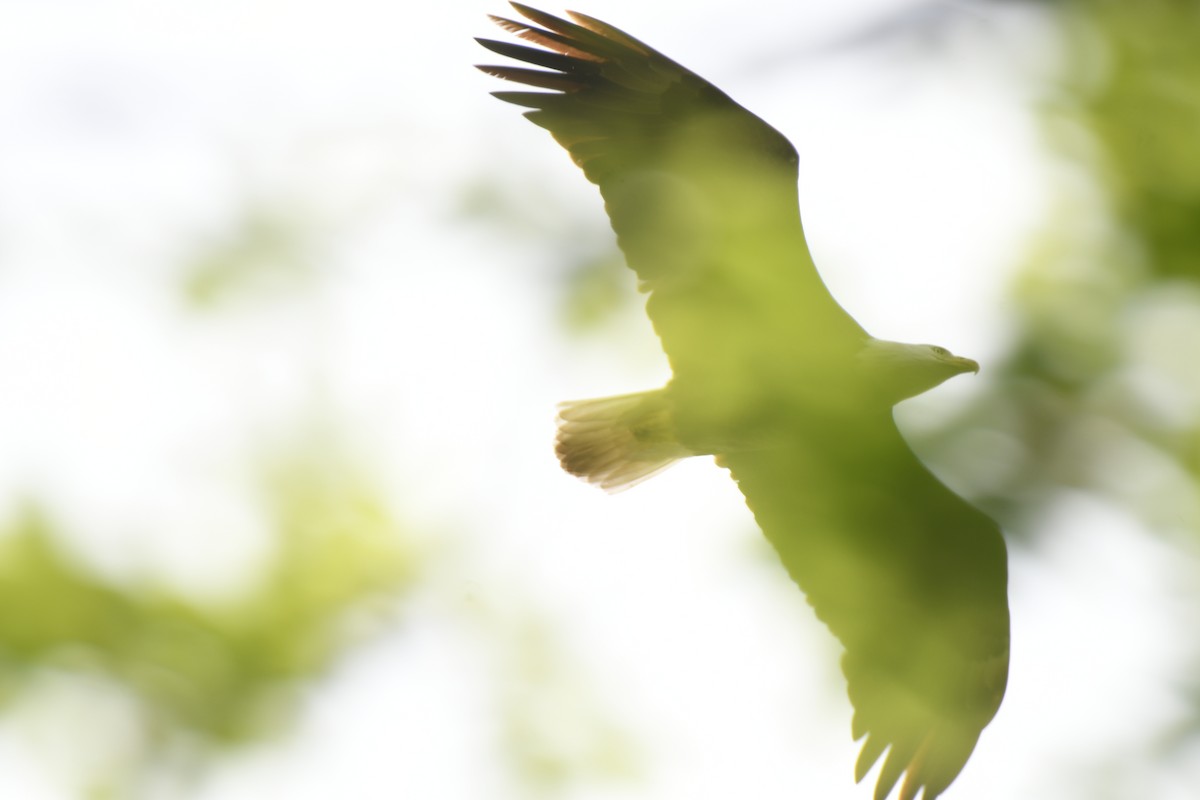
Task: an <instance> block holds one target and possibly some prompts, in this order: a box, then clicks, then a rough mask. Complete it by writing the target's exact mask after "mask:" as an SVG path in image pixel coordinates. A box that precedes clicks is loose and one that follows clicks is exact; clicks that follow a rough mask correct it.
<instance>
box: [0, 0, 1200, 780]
mask: <svg viewBox="0 0 1200 800" xmlns="http://www.w3.org/2000/svg"><path fill="white" fill-rule="evenodd" d="M547 10H549V11H551V12H555V13H557V12H559V11H561V9H560V8H558V7H547ZM579 10H581V11H585V12H587V13H589V14H592V15H593V16H597V17H600V18H601V19H605V20H607V21H609V22H612V23H614V24H616V25H617V26H619V27H622V28H624V29H626V30H628V31H629V32H631V33H632V34H633V35H635V36H637V37H639V38H641V39H643V40H645V41H648V42H649V43H651V44H653V45H654V46H656V47H658V48H660V49H662V50H663V51H665V52H666V53H667V54H668V55H670V56H671V57H673V58H675V59H676V60H678V61H680V62H682V63H683V64H685V65H687V66H689V67H691V68H692V69H694V70H696V71H697V72H699V73H700V74H702V75H704V76H705V77H707V78H709V79H710V80H712V81H714V82H715V83H717V84H718V85H719V86H721V87H722V88H723V89H725V90H726V91H727V92H729V93H730V94H731V95H732V96H734V97H735V98H736V99H738V100H739V101H740V102H742V103H743V104H744V105H746V106H748V107H749V108H751V109H752V110H754V111H755V112H756V113H758V114H760V115H761V116H763V117H764V118H765V119H767V120H768V121H769V122H771V123H772V124H773V125H775V126H776V127H777V128H779V129H780V130H781V131H783V132H784V133H785V134H786V135H787V136H788V137H789V138H791V139H792V141H793V142H794V143H795V144H796V145H797V148H798V149H799V151H800V158H801V186H800V192H801V200H802V205H803V208H804V214H805V223H806V229H807V231H808V235H809V240H810V244H811V246H812V249H813V251H814V254H815V257H816V260H817V263H818V265H819V266H820V267H821V269H822V273H823V276H824V278H825V280H826V281H827V283H828V284H829V286H830V287H831V289H832V290H833V292H834V293H835V295H836V296H837V297H838V298H839V299H840V300H841V301H842V303H843V305H844V306H846V307H847V309H848V310H849V311H850V312H851V313H852V314H854V315H855V316H856V317H857V318H858V319H859V321H860V322H862V323H863V325H864V326H865V327H866V328H867V329H868V330H870V331H871V332H872V333H873V334H875V335H877V336H881V337H885V338H891V339H899V340H905V341H930V342H936V343H938V344H942V345H945V346H947V347H949V348H951V349H952V350H954V351H955V352H960V353H963V354H966V355H969V356H971V357H974V358H977V359H978V360H979V361H980V362H981V363H982V364H983V371H982V373H981V374H980V375H979V376H978V377H977V378H959V379H957V380H955V381H952V382H950V383H948V384H946V385H945V386H943V387H941V388H939V389H938V390H937V391H935V392H934V393H932V395H931V396H927V397H921V398H917V399H915V400H913V401H910V402H908V403H906V404H905V405H903V406H902V407H901V408H900V410H899V417H900V421H901V424H902V426H903V428H904V430H905V432H906V434H907V435H908V436H909V438H910V440H911V441H912V442H913V443H914V446H915V447H916V448H917V449H918V451H919V452H920V453H921V454H922V456H923V457H924V458H925V459H926V460H927V462H928V463H929V464H931V465H932V466H933V467H934V469H935V470H936V471H937V472H938V473H939V474H940V475H941V476H943V478H944V479H945V480H946V481H947V482H948V483H949V484H950V485H951V486H953V487H954V488H955V489H957V490H958V491H960V492H962V493H964V494H966V495H967V496H969V497H971V498H972V499H973V500H974V501H975V502H977V503H978V504H979V505H980V506H981V507H983V508H985V509H986V510H988V511H989V512H990V513H992V514H993V515H994V516H996V518H997V519H999V520H1000V521H1001V522H1002V524H1003V526H1004V529H1005V531H1006V534H1007V536H1008V539H1009V542H1010V551H1011V576H1012V578H1011V602H1012V609H1013V637H1014V640H1013V662H1012V675H1011V680H1010V684H1009V691H1008V696H1007V698H1006V700H1005V703H1004V706H1003V707H1002V708H1001V710H1000V713H999V715H998V716H997V718H996V720H995V721H994V722H993V723H992V725H991V726H990V727H989V728H988V729H987V730H986V731H985V733H984V735H983V737H982V740H981V742H980V745H979V748H978V750H977V752H976V755H975V756H974V757H973V759H972V761H971V762H970V763H969V764H968V766H967V768H966V770H965V771H964V773H963V775H962V776H961V777H960V778H959V779H958V781H957V782H956V783H955V785H954V786H953V787H952V788H951V790H950V793H949V796H952V797H955V798H961V800H971V799H972V798H975V799H979V800H983V799H985V798H995V799H997V800H998V799H999V798H1012V797H1023V798H1055V800H1062V799H1064V798H1066V799H1069V798H1088V800H1094V799H1095V798H1112V799H1113V800H1124V799H1126V798H1128V799H1129V800H1144V798H1147V797H1153V798H1161V799H1162V800H1175V799H1178V800H1185V799H1190V798H1193V797H1195V791H1196V787H1197V786H1200V679H1198V678H1197V675H1200V484H1198V482H1197V481H1198V478H1200V148H1198V147H1197V142H1198V141H1200V138H1198V135H1200V5H1198V4H1197V3H1196V2H1194V1H1192V0H1141V2H1138V3H1136V4H1135V3H1122V2H1118V1H1117V0H1074V2H1067V1H1065V0H1064V1H1063V2H1049V0H1045V1H1043V2H1033V1H1032V0H1026V1H1025V2H1021V1H1020V0H990V1H989V0H973V1H968V0H956V1H955V2H916V1H915V0H914V1H913V2H900V0H870V1H869V2H868V0H855V2H845V3H838V4H831V3H826V2H818V1H817V0H813V1H812V2H793V3H787V4H784V3H773V2H758V1H757V0H747V2H742V3H740V4H737V5H736V6H731V5H730V4H729V3H725V2H722V3H718V2H709V1H708V0H699V1H698V2H690V3H687V4H683V3H670V2H663V3H656V4H648V3H638V2H632V0H593V2H591V3H590V4H589V5H586V6H579ZM489 12H491V13H501V14H504V13H508V12H507V11H506V9H505V7H503V6H501V5H499V4H498V3H496V2H483V0H469V1H467V0H463V1H462V2H454V3H423V4H417V3H412V2H401V3H397V2H394V0H393V2H383V1H382V0H340V1H339V2H336V3H335V2H332V1H331V0H304V1H302V2H297V1H296V0H289V2H282V0H252V1H250V0H239V1H238V2H232V0H210V2H205V3H189V4H184V3H173V4H164V3H155V2H150V1H149V0H105V1H104V2H91V3H85V2H78V0H39V2H36V3H33V2H24V1H23V0H3V2H0V796H3V797H13V798H22V799H23V800H42V799H43V798H44V799H45V800H52V799H53V800H58V799H59V798H72V799H73V798H89V799H93V798H94V799H96V800H100V799H102V798H103V799H105V800H107V799H108V798H112V799H113V800H117V799H122V800H123V799H124V798H133V799H135V800H144V799H145V800H148V799H150V798H153V799H154V800H159V798H188V799H189V800H190V799H192V798H196V799H202V800H233V799H237V798H256V799H261V798H273V797H279V798H284V797H286V798H328V797H357V798H394V797H405V798H422V800H424V799H426V798H428V799H429V800H443V799H444V800H456V799H458V798H520V799H522V800H524V799H525V798H530V799H531V800H543V799H544V800H550V799H551V798H553V799H555V800H557V799H558V798H563V799H564V800H567V799H570V800H576V799H578V800H583V799H584V798H586V799H587V800H593V799H594V800H600V799H601V798H604V799H607V798H655V799H656V800H659V799H662V798H709V797H711V798H727V797H755V798H763V799H764V800H765V799H769V798H781V799H782V798H816V797H820V798H823V799H826V800H836V799H837V798H847V800H849V799H850V798H858V799H861V798H866V797H868V796H869V795H870V791H871V787H870V784H873V780H872V779H868V780H867V781H866V782H865V783H864V785H863V786H860V787H856V786H854V785H853V783H852V781H851V776H852V765H853V761H854V758H855V755H856V750H857V748H856V746H855V745H854V743H853V742H851V741H850V733H849V731H850V726H849V718H850V708H849V704H848V702H847V700H846V698H845V693H844V687H843V684H842V681H841V677H840V674H839V672H838V668H837V660H838V648H837V646H836V643H835V642H834V641H833V640H832V638H831V637H830V636H829V635H828V633H827V632H825V631H824V629H823V628H821V626H820V625H819V624H818V623H817V622H816V621H815V619H813V617H812V614H811V612H810V610H809V609H808V607H807V606H806V604H805V601H804V599H803V596H802V595H801V594H800V593H799V592H798V591H797V590H796V589H795V587H794V586H793V585H791V584H790V582H789V581H788V579H787V577H786V575H785V574H784V573H783V570H782V569H781V567H780V566H779V565H778V563H777V562H776V560H775V558H774V556H773V554H772V553H771V551H770V549H769V547H768V546H767V545H766V544H765V542H764V541H763V540H762V538H761V536H760V535H759V534H758V532H757V531H756V529H755V526H754V523H753V520H752V518H751V516H750V514H749V513H748V512H747V511H746V509H745V507H744V505H743V504H742V502H741V500H740V497H739V495H738V493H737V491H736V488H735V487H734V486H733V484H732V483H731V482H730V481H729V480H728V478H727V476H726V475H725V474H724V473H723V472H722V471H720V470H718V469H717V468H716V467H715V466H713V465H712V464H711V462H710V461H708V460H700V459H697V460H695V461H694V463H687V464H683V465H680V466H678V467H676V468H674V469H672V470H670V471H669V472H667V473H665V474H664V475H663V476H661V477H658V478H655V479H654V480H653V481H652V482H650V483H648V484H646V485H644V486H640V487H638V488H636V489H634V490H632V491H630V492H627V493H624V494H621V495H617V496H615V497H609V496H606V495H604V494H603V493H601V492H599V491H597V490H595V489H592V488H590V487H588V486H585V485H583V484H581V483H579V482H577V481H575V480H574V479H572V478H570V477H568V476H566V475H564V474H563V473H561V472H560V471H559V470H558V467H557V464H556V463H555V460H554V458H553V454H552V442H553V435H554V429H553V416H554V407H555V403H556V402H558V401H560V400H564V399H568V398H576V397H589V396H599V395H607V394H616V393H620V392H625V391H635V390H639V389H643V388H649V387H651V386H654V385H658V384H659V383H661V382H662V381H663V380H664V379H665V378H666V377H667V374H668V372H667V367H666V362H665V359H664V357H663V356H662V353H661V351H660V349H659V347H658V344H657V342H656V340H655V339H654V337H653V334H652V332H651V330H650V327H649V324H648V323H647V322H646V320H645V319H644V315H643V314H642V310H641V303H642V301H641V298H640V297H639V296H638V295H637V294H636V291H635V286H634V279H633V276H632V274H631V273H629V272H628V271H627V270H625V269H624V267H623V266H622V263H621V259H620V256H619V253H617V252H616V250H615V247H614V243H613V239H612V236H611V233H610V232H609V229H608V226H607V221H606V220H605V218H604V217H603V214H602V211H601V203H600V200H599V198H598V196H597V195H596V192H595V191H594V187H591V186H589V185H588V184H587V183H586V182H585V181H584V180H583V178H582V176H581V175H580V174H579V173H578V171H577V170H575V169H574V168H573V167H572V166H571V164H570V163H569V160H568V159H567V157H566V156H565V154H564V153H562V152H561V151H560V150H559V149H558V148H557V147H556V146H555V145H554V144H553V142H552V141H551V140H550V138H549V137H548V136H546V134H545V132H544V131H541V130H539V129H537V128H535V127H534V126H532V125H530V124H528V123H526V122H524V121H523V120H522V119H520V117H519V116H518V114H517V113H516V112H515V110H514V109H513V108H511V107H507V106H505V105H504V104H501V103H499V102H496V101H494V100H492V99H491V98H489V97H488V96H487V92H488V91H491V90H493V89H497V88H500V87H498V86H496V85H495V83H496V82H495V81H494V80H492V79H489V78H488V77H487V76H485V75H482V74H480V73H477V72H476V71H474V70H473V69H471V66H470V65H471V64H473V63H478V62H481V61H488V60H492V56H491V55H490V54H487V53H485V52H484V51H482V50H481V49H480V48H478V46H477V45H475V44H474V42H473V41H471V37H472V36H480V35H483V36H500V37H502V36H503V33H502V32H500V31H499V30H498V29H495V28H493V27H492V26H490V24H489V23H488V21H487V19H486V17H485V14H486V13H489Z"/></svg>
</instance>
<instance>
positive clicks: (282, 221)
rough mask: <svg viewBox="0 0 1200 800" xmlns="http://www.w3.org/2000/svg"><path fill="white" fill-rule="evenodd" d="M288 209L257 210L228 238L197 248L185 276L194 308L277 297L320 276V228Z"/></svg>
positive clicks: (184, 285)
mask: <svg viewBox="0 0 1200 800" xmlns="http://www.w3.org/2000/svg"><path fill="white" fill-rule="evenodd" d="M284 206H285V204H283V203H279V204H278V205H277V206H275V207H272V206H269V205H266V206H263V207H254V208H251V209H249V210H248V211H247V212H246V213H245V214H243V215H242V216H241V217H239V218H238V219H236V220H235V221H234V223H233V225H232V226H231V228H230V229H229V230H227V231H225V232H224V233H223V235H221V236H217V237H214V238H213V239H211V240H210V241H208V242H205V243H204V244H203V246H200V247H197V249H196V251H197V253H198V255H197V257H195V258H194V259H191V260H190V261H188V262H187V263H186V264H185V269H184V274H183V283H182V288H183V296H184V299H185V300H186V301H187V302H188V304H189V305H191V306H193V307H194V308H196V309H200V310H209V309H214V308H218V307H221V306H224V305H228V304H229V303H231V302H233V301H234V300H236V299H238V298H241V297H245V296H262V295H268V296H270V295H276V294H279V293H280V292H281V291H283V290H287V289H291V288H293V287H297V286H302V285H303V284H304V283H305V282H307V281H310V280H312V279H313V278H314V277H315V276H316V275H317V274H318V266H317V260H316V258H315V257H314V253H313V250H314V242H313V241H310V240H311V239H312V238H313V236H314V234H313V231H312V230H311V229H312V228H314V227H319V226H318V225H317V224H316V220H313V219H307V220H306V219H302V218H301V215H300V214H299V213H297V212H295V211H293V212H292V213H290V214H289V213H287V210H286V208H285V207H284Z"/></svg>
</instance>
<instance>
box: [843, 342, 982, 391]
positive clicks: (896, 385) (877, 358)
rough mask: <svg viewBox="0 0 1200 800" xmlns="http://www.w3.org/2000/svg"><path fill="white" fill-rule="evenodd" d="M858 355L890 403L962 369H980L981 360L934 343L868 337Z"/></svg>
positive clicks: (976, 370) (878, 389) (867, 376)
mask: <svg viewBox="0 0 1200 800" xmlns="http://www.w3.org/2000/svg"><path fill="white" fill-rule="evenodd" d="M858 357H859V360H860V362H861V363H862V364H863V366H864V368H865V372H866V378H867V380H868V381H869V382H870V383H871V384H872V386H873V388H874V389H875V391H876V392H878V396H881V397H883V398H884V399H886V400H887V401H888V403H889V405H895V404H896V403H899V402H900V401H901V400H905V399H907V398H909V397H915V396H916V395H919V394H921V393H922V392H927V391H929V390H930V389H932V388H933V387H935V386H937V385H938V384H939V383H941V382H942V381H944V380H946V379H947V378H953V377H954V376H955V375H959V374H961V373H963V372H979V364H978V362H975V361H972V360H971V359H969V358H963V357H962V356H956V355H954V354H953V353H951V352H950V351H949V350H947V349H946V348H944V347H939V346H937V345H933V344H904V343H903V342H888V341H884V340H883V339H868V340H867V342H866V345H865V346H864V347H863V349H862V350H860V351H859V354H858Z"/></svg>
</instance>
